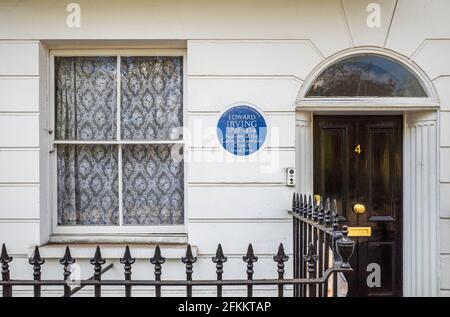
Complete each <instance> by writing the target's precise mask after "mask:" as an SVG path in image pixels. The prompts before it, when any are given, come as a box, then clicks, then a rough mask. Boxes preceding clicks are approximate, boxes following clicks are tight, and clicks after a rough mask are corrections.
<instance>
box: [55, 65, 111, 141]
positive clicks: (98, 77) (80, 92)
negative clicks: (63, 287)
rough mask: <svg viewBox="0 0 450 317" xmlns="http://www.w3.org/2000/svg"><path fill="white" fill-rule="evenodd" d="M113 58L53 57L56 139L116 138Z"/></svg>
mask: <svg viewBox="0 0 450 317" xmlns="http://www.w3.org/2000/svg"><path fill="white" fill-rule="evenodd" d="M116 71H117V58H116V57H56V58H55V88H56V89H55V102H56V138H57V139H59V140H112V139H115V138H116V121H117V120H116V103H117V97H116V93H117V86H116V85H117V84H116Z"/></svg>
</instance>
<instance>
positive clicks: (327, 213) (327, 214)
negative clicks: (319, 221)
mask: <svg viewBox="0 0 450 317" xmlns="http://www.w3.org/2000/svg"><path fill="white" fill-rule="evenodd" d="M324 221H325V226H327V227H330V226H331V209H330V198H329V197H327V200H326V202H325V210H324Z"/></svg>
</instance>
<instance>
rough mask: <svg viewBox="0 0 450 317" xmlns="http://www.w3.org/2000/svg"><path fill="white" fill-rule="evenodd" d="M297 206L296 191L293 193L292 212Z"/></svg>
mask: <svg viewBox="0 0 450 317" xmlns="http://www.w3.org/2000/svg"><path fill="white" fill-rule="evenodd" d="M295 206H296V196H295V193H293V194H292V212H295Z"/></svg>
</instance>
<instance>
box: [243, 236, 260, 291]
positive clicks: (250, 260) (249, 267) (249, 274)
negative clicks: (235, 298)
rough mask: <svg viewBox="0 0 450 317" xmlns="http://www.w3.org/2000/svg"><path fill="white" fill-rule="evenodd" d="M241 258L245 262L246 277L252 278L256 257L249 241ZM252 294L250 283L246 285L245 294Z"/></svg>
mask: <svg viewBox="0 0 450 317" xmlns="http://www.w3.org/2000/svg"><path fill="white" fill-rule="evenodd" d="M242 260H244V262H246V263H247V279H248V280H252V279H253V274H254V273H255V272H254V271H253V263H255V262H256V261H258V257H257V256H255V253H254V252H253V246H252V244H251V243H250V244H249V245H248V248H247V254H246V255H245V256H243V257H242ZM252 295H253V287H252V285H247V296H248V297H252Z"/></svg>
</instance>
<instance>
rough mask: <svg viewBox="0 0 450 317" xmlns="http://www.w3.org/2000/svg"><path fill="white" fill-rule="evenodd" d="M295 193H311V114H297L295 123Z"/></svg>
mask: <svg viewBox="0 0 450 317" xmlns="http://www.w3.org/2000/svg"><path fill="white" fill-rule="evenodd" d="M295 125H296V127H295V131H296V132H295V134H296V138H295V143H296V145H295V147H296V154H295V155H296V158H295V161H296V170H297V192H299V193H302V194H312V193H313V192H312V191H313V147H312V140H313V137H312V135H313V131H312V113H311V112H297V114H296V121H295Z"/></svg>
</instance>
